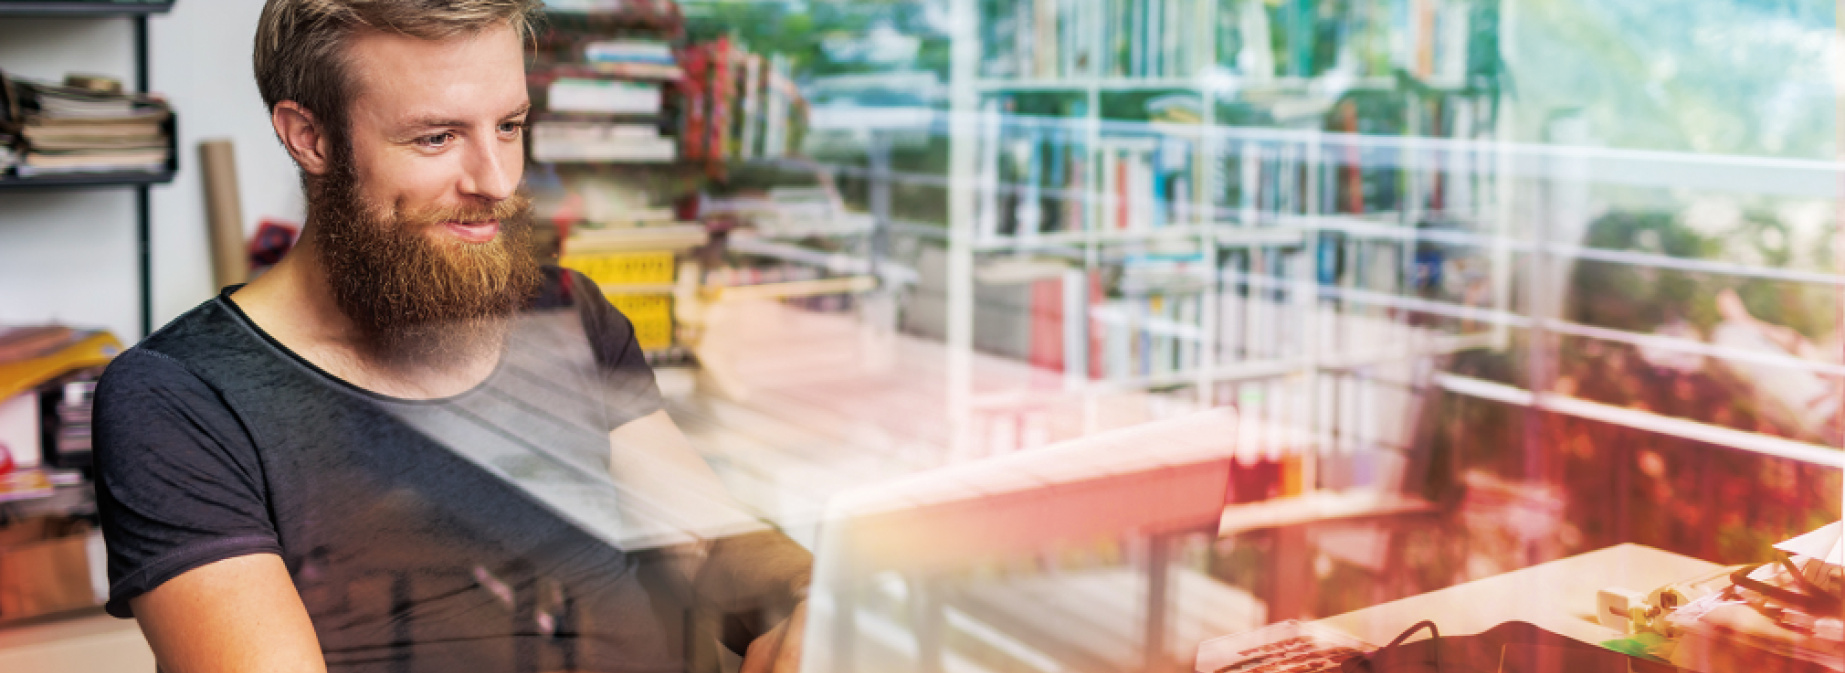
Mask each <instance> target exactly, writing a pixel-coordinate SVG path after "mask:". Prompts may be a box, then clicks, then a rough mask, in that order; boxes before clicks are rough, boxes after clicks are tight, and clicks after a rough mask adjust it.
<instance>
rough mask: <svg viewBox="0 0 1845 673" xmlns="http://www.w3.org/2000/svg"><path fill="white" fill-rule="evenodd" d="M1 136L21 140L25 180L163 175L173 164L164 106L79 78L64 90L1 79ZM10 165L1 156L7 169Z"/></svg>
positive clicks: (18, 153) (110, 83) (20, 171)
mask: <svg viewBox="0 0 1845 673" xmlns="http://www.w3.org/2000/svg"><path fill="white" fill-rule="evenodd" d="M0 98H4V101H0V102H3V103H4V105H3V106H0V128H3V130H4V132H5V133H6V134H8V135H10V136H12V137H13V138H14V140H13V145H12V150H11V152H9V154H11V155H13V156H14V159H12V163H14V164H15V165H14V167H13V171H14V172H15V173H16V174H17V175H18V176H19V177H22V178H29V177H35V176H40V175H63V174H71V173H155V172H159V171H162V170H165V169H166V168H167V167H168V165H169V161H170V159H171V158H172V152H173V150H172V139H171V138H170V137H169V129H170V125H169V124H168V122H169V120H170V119H171V118H172V111H171V110H170V109H168V107H167V105H166V103H165V102H164V101H160V100H156V99H152V98H148V97H145V96H138V95H133V94H126V93H123V92H122V88H121V83H120V82H119V81H115V80H108V79H102V78H93V77H81V76H71V77H69V78H66V82H65V84H63V85H57V84H50V83H45V82H36V81H31V80H25V79H13V80H8V79H6V78H5V77H4V76H3V75H0ZM6 163H8V159H7V158H6V157H4V156H0V167H4V166H5V165H6Z"/></svg>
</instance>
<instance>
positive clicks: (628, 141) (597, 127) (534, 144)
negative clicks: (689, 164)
mask: <svg viewBox="0 0 1845 673" xmlns="http://www.w3.org/2000/svg"><path fill="white" fill-rule="evenodd" d="M530 147H531V153H532V160H533V161H536V162H539V163H565V162H572V163H581V162H631V163H659V162H670V161H673V160H675V159H677V158H678V152H679V146H678V143H677V141H675V140H674V139H673V138H666V137H662V136H660V133H659V129H658V128H656V127H653V126H649V125H644V124H622V123H612V122H582V121H537V122H533V123H532V134H531V143H530Z"/></svg>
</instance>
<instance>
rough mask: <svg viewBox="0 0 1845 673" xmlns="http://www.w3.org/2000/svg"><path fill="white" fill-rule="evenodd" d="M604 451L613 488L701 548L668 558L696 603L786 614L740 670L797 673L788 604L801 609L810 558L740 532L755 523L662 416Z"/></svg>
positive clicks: (778, 539)
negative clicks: (668, 515) (680, 526)
mask: <svg viewBox="0 0 1845 673" xmlns="http://www.w3.org/2000/svg"><path fill="white" fill-rule="evenodd" d="M609 451H610V453H609V472H610V474H611V476H613V477H614V479H615V483H616V484H618V485H620V486H621V487H622V488H623V489H624V490H627V491H629V494H628V495H629V496H630V497H637V498H641V499H644V500H647V501H648V502H649V503H650V504H653V505H655V506H659V507H663V508H666V509H668V510H671V511H673V512H674V513H676V514H681V515H683V517H684V518H683V519H681V520H683V521H686V522H688V523H687V524H686V525H688V526H689V529H688V530H685V531H683V532H685V533H688V534H690V535H691V536H692V537H694V538H697V539H700V540H703V541H702V542H699V543H695V544H693V545H687V546H686V548H681V549H675V550H670V551H669V552H668V556H669V558H671V559H673V561H674V563H675V565H676V567H677V568H678V570H679V571H680V572H681V573H682V574H683V576H684V578H685V579H686V580H687V581H689V582H690V583H691V584H692V585H693V591H694V592H695V594H696V595H697V596H698V599H699V600H700V601H701V602H704V603H707V604H708V607H711V608H714V609H717V610H719V611H725V612H728V611H730V610H733V609H737V608H747V609H749V610H751V611H757V612H759V611H762V610H763V609H765V608H773V609H775V610H790V609H791V610H792V614H791V615H790V616H789V617H788V618H787V619H785V620H782V621H781V622H780V623H778V624H776V625H775V626H774V627H773V628H771V629H768V630H767V631H765V632H761V633H759V634H758V635H756V637H755V638H753V639H752V640H751V641H750V642H749V644H748V647H747V650H746V651H745V652H743V654H744V659H743V670H744V671H746V672H748V673H758V672H760V673H768V672H770V671H774V672H775V673H783V672H789V673H791V672H792V671H795V670H798V668H799V665H800V640H801V634H802V626H803V624H804V622H805V621H806V619H805V615H806V609H805V603H804V602H802V603H798V604H795V605H788V603H791V602H795V601H801V596H800V594H801V593H803V592H804V591H805V589H806V584H807V577H808V574H809V572H810V570H811V569H812V567H813V557H812V555H810V554H808V553H807V550H806V549H803V548H802V547H801V546H800V545H798V544H795V542H794V541H793V540H789V539H788V538H787V537H786V536H783V535H781V533H779V532H777V531H775V530H773V529H771V528H769V527H768V526H766V525H757V526H739V524H748V523H758V524H759V523H760V522H755V521H754V520H745V519H747V516H748V515H747V514H746V513H744V511H743V510H742V509H741V508H740V507H738V506H736V504H735V503H734V502H733V501H732V500H731V499H730V497H729V495H728V494H727V493H726V492H725V490H724V486H723V483H722V482H720V481H719V480H718V476H717V473H716V472H713V471H712V470H711V466H710V465H708V464H706V463H705V461H704V458H702V457H700V456H699V455H698V453H697V452H696V451H695V450H693V448H692V444H691V442H689V441H687V440H686V437H685V433H683V432H681V431H680V430H679V426H678V425H676V424H674V423H673V420H672V418H671V417H669V416H667V415H666V412H665V411H655V412H653V413H651V414H648V415H646V416H642V417H640V418H637V419H635V420H632V421H629V422H627V423H625V424H623V425H622V426H621V427H618V428H616V429H615V430H614V431H612V432H610V433H609ZM777 604H780V605H777ZM726 640H727V641H728V640H729V639H728V638H726ZM732 647H733V648H735V647H737V645H736V644H733V645H732Z"/></svg>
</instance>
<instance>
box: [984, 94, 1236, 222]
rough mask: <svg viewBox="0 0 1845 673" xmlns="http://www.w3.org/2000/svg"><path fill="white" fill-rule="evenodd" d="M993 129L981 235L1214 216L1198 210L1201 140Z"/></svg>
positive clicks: (986, 157)
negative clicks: (1089, 138)
mask: <svg viewBox="0 0 1845 673" xmlns="http://www.w3.org/2000/svg"><path fill="white" fill-rule="evenodd" d="M989 114H991V115H992V116H991V117H990V119H997V118H998V115H997V112H995V111H993V110H991V109H990V110H989ZM989 131H990V132H989V133H988V134H987V136H986V138H984V139H983V140H984V141H985V142H983V143H982V149H981V155H980V163H979V165H978V167H977V170H978V171H979V172H978V173H977V174H976V178H977V184H979V185H980V186H981V189H980V199H979V200H978V213H979V215H978V219H977V220H976V223H977V227H976V230H977V234H978V235H980V236H981V237H983V238H990V237H994V236H1021V237H1028V236H1031V235H1034V234H1040V233H1049V232H1058V231H1084V230H1101V231H1118V230H1120V231H1126V230H1148V229H1160V228H1166V227H1172V226H1184V225H1191V224H1198V223H1199V222H1200V221H1204V220H1207V219H1209V218H1208V216H1206V215H1205V214H1203V213H1199V212H1197V211H1198V208H1197V206H1198V201H1197V198H1196V195H1195V189H1196V187H1195V185H1196V184H1197V182H1198V175H1199V165H1198V163H1199V162H1198V161H1197V158H1196V155H1197V152H1196V151H1194V145H1195V143H1191V142H1186V141H1183V140H1179V139H1175V138H1162V137H1132V138H1129V137H1105V138H1103V139H1102V140H1100V141H1099V142H1098V143H1096V144H1095V145H1094V146H1093V147H1085V145H1084V144H1083V143H1082V142H1080V141H1079V140H1078V139H1077V134H1076V133H1075V132H1073V131H1070V130H1068V129H1064V128H1060V127H1049V128H1045V127H1037V128H1026V129H1015V130H1011V131H1009V132H995V131H998V129H991V128H990V129H989ZM1092 167H1093V168H1092ZM1092 170H1093V171H1094V175H1091V171H1092ZM1091 185H1093V187H1092V186H1091Z"/></svg>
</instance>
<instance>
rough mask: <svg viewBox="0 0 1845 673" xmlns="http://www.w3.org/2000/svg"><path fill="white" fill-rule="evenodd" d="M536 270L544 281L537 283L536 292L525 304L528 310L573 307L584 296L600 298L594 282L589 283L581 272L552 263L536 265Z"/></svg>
mask: <svg viewBox="0 0 1845 673" xmlns="http://www.w3.org/2000/svg"><path fill="white" fill-rule="evenodd" d="M538 272H539V273H540V274H542V275H543V276H544V281H543V282H542V283H540V284H539V286H538V292H537V294H536V295H534V296H533V297H532V300H531V301H530V302H528V304H527V307H528V308H529V309H530V310H546V309H559V308H575V307H577V306H578V305H579V302H581V301H583V299H584V297H587V296H595V297H598V298H600V294H599V293H597V292H596V289H595V288H596V286H595V284H594V283H591V282H590V280H589V278H588V277H587V276H584V275H583V274H582V272H579V271H574V270H571V269H566V268H563V267H560V266H557V265H554V264H546V265H544V266H541V267H538ZM586 290H587V292H586Z"/></svg>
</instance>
